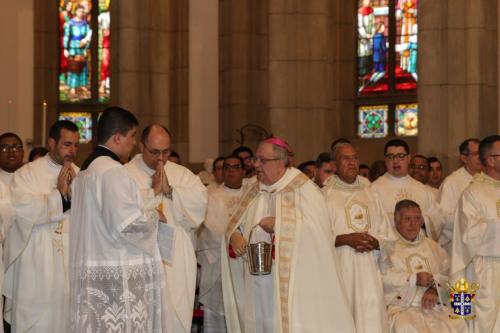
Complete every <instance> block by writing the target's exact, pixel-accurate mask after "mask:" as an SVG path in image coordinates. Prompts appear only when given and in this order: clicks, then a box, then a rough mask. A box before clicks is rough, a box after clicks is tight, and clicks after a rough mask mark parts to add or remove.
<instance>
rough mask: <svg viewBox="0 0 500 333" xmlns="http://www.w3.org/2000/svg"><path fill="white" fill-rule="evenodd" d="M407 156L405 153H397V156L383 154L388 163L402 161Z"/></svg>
mask: <svg viewBox="0 0 500 333" xmlns="http://www.w3.org/2000/svg"><path fill="white" fill-rule="evenodd" d="M406 156H408V154H406V153H399V154H385V158H387V159H388V160H389V161H392V160H402V159H404V158H405V157H406Z"/></svg>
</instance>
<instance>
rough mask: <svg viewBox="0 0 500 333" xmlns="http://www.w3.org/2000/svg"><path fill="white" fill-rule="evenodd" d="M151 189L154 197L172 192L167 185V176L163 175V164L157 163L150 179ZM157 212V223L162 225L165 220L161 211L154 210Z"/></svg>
mask: <svg viewBox="0 0 500 333" xmlns="http://www.w3.org/2000/svg"><path fill="white" fill-rule="evenodd" d="M151 187H152V188H153V192H154V193H155V195H158V194H160V193H161V194H168V193H170V192H171V191H172V188H171V187H170V184H169V183H168V178H167V174H166V173H165V168H164V164H163V162H162V161H158V164H157V165H156V171H155V173H154V174H153V176H152V177H151ZM156 211H157V212H158V217H159V221H160V222H162V223H167V218H166V217H165V214H163V211H162V210H161V209H156Z"/></svg>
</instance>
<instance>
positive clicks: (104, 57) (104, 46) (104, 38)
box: [97, 0, 111, 102]
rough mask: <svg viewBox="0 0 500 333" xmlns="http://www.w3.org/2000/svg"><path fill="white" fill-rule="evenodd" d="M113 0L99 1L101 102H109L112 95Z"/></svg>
mask: <svg viewBox="0 0 500 333" xmlns="http://www.w3.org/2000/svg"><path fill="white" fill-rule="evenodd" d="M110 1H111V0H100V1H99V17H98V19H97V21H98V23H99V43H98V50H99V55H98V58H99V101H101V102H107V101H108V100H109V93H110V74H111V69H110V64H111V52H110V49H109V46H110V44H111V40H110V36H111V15H110V13H109V3H110Z"/></svg>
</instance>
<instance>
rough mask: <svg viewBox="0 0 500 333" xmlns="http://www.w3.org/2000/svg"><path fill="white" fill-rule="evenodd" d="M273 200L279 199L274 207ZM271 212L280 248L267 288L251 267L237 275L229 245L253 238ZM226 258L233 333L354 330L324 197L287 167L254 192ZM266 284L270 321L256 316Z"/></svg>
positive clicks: (235, 223) (239, 213)
mask: <svg viewBox="0 0 500 333" xmlns="http://www.w3.org/2000/svg"><path fill="white" fill-rule="evenodd" d="M269 202H271V203H273V202H274V204H271V206H272V207H270V206H269ZM270 212H271V213H274V214H275V220H276V224H275V226H274V230H275V247H276V250H275V260H274V263H273V267H272V272H271V277H272V281H271V282H272V283H271V284H263V283H260V282H259V281H257V280H258V279H260V278H261V277H262V276H254V275H251V274H250V273H249V270H248V267H247V266H246V265H245V267H244V272H243V273H239V274H238V272H233V271H232V270H231V268H230V265H229V260H233V259H230V258H229V256H228V253H227V246H228V243H229V238H230V236H231V235H232V233H233V232H241V233H242V234H243V236H244V237H245V239H248V237H249V234H250V230H251V229H252V228H253V227H254V226H255V225H256V224H258V223H259V222H260V220H261V219H262V218H263V217H266V216H270V215H269V214H270ZM237 229H238V230H237ZM223 255H224V256H223V258H222V278H223V281H222V283H223V294H224V295H223V296H224V308H225V312H226V322H227V328H228V331H229V332H245V333H253V332H268V331H269V329H271V332H284V333H294V332H297V333H298V332H355V328H354V322H353V320H352V315H351V313H350V311H349V309H348V306H347V301H346V298H345V294H344V291H343V287H342V284H341V282H340V281H341V278H340V274H339V272H338V267H337V258H336V254H335V249H334V245H333V242H332V239H331V237H330V225H329V219H328V213H327V210H326V206H325V201H324V198H323V197H322V194H321V192H320V190H319V189H318V188H317V187H316V186H315V185H314V184H313V183H312V182H311V181H310V180H309V179H308V178H307V177H306V176H305V175H303V174H302V173H301V172H300V171H298V170H297V169H295V168H288V169H287V171H286V173H285V174H284V176H283V177H282V178H281V179H280V180H278V181H277V182H276V183H274V184H272V185H270V186H265V185H263V184H261V183H257V184H255V185H253V186H252V187H250V189H249V190H248V191H247V193H246V194H245V195H244V196H243V199H242V201H241V202H240V206H239V207H238V209H237V210H236V213H235V215H234V216H233V218H232V220H231V221H230V224H229V226H228V228H227V233H226V238H225V244H224V247H223ZM262 286H265V287H266V288H267V290H266V292H269V293H270V294H271V297H270V299H271V300H272V303H271V304H272V307H273V309H272V310H273V311H271V312H272V313H271V314H267V317H266V314H260V317H259V314H258V313H257V312H259V309H258V308H259V307H261V306H262V304H259V303H258V302H259V299H256V296H258V295H261V294H262V293H260V292H259V291H258V290H256V289H258V288H259V287H262ZM241 288H243V291H242V290H241ZM238 295H241V296H240V297H238ZM237 297H238V299H237ZM263 300H264V299H260V301H263ZM269 317H270V318H269ZM258 319H260V320H264V321H266V322H267V323H265V324H263V323H261V322H258ZM269 322H271V323H272V325H273V326H272V327H271V328H269V326H268V324H269Z"/></svg>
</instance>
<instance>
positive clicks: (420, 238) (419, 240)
mask: <svg viewBox="0 0 500 333" xmlns="http://www.w3.org/2000/svg"><path fill="white" fill-rule="evenodd" d="M395 231H396V234H397V235H398V241H399V242H400V243H403V244H405V245H410V246H417V245H419V244H420V243H422V242H423V241H424V239H425V235H424V231H423V230H420V232H419V233H418V236H417V238H416V239H415V240H414V241H410V240H407V239H406V238H404V237H403V236H401V234H400V233H399V232H398V231H397V230H395Z"/></svg>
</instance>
